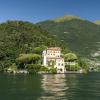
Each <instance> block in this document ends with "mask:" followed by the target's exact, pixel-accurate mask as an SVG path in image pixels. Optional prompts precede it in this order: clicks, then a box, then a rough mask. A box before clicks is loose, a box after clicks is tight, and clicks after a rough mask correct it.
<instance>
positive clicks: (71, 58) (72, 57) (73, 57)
mask: <svg viewBox="0 0 100 100" xmlns="http://www.w3.org/2000/svg"><path fill="white" fill-rule="evenodd" d="M64 59H65V61H75V60H77V59H78V58H77V56H76V54H74V53H67V54H65V55H64Z"/></svg>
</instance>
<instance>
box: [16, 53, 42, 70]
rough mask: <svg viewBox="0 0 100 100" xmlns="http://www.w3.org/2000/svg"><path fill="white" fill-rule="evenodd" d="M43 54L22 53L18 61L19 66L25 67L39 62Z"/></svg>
mask: <svg viewBox="0 0 100 100" xmlns="http://www.w3.org/2000/svg"><path fill="white" fill-rule="evenodd" d="M40 59H41V56H40V55H38V54H20V55H19V57H18V58H17V59H16V61H17V62H18V64H19V67H21V68H25V67H26V65H27V64H39V61H40Z"/></svg>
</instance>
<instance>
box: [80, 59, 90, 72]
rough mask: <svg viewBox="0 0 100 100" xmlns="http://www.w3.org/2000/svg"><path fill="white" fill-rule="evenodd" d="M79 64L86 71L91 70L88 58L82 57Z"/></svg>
mask: <svg viewBox="0 0 100 100" xmlns="http://www.w3.org/2000/svg"><path fill="white" fill-rule="evenodd" d="M78 63H79V66H80V67H81V68H82V69H85V70H86V71H89V67H90V66H89V62H88V60H86V59H83V58H80V59H79V61H78Z"/></svg>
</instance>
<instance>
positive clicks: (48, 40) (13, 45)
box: [0, 21, 65, 69]
mask: <svg viewBox="0 0 100 100" xmlns="http://www.w3.org/2000/svg"><path fill="white" fill-rule="evenodd" d="M51 46H59V47H62V48H63V50H65V47H64V44H63V43H62V42H59V40H58V39H57V38H55V37H54V36H52V35H51V34H49V33H48V32H47V31H45V30H43V29H41V28H40V27H39V26H36V25H34V24H32V23H29V22H23V21H7V22H5V23H1V24H0V69H4V68H7V67H9V66H11V65H12V64H14V63H16V58H18V57H19V55H20V54H31V53H37V54H41V52H42V50H43V49H44V47H51Z"/></svg>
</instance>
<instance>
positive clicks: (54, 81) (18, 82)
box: [0, 73, 100, 100]
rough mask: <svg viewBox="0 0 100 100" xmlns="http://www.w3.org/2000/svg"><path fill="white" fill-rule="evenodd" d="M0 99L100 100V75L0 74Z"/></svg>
mask: <svg viewBox="0 0 100 100" xmlns="http://www.w3.org/2000/svg"><path fill="white" fill-rule="evenodd" d="M0 100H100V73H89V74H56V75H35V76H34V75H9V74H0Z"/></svg>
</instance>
